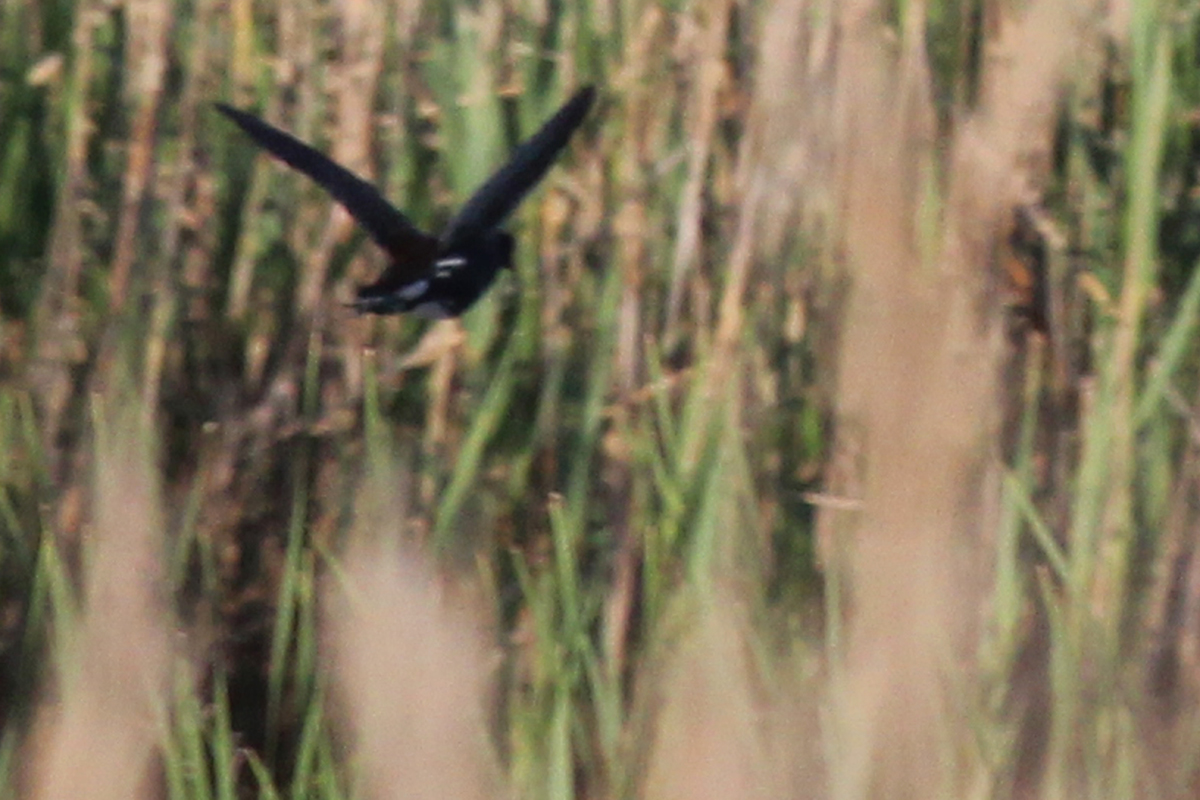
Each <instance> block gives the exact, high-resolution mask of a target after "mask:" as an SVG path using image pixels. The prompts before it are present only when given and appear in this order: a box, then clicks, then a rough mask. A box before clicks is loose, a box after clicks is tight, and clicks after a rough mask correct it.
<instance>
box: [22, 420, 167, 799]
mask: <svg viewBox="0 0 1200 800" xmlns="http://www.w3.org/2000/svg"><path fill="white" fill-rule="evenodd" d="M135 407H136V406H135ZM137 414H138V412H137V411H136V410H131V409H130V408H124V409H121V410H120V411H119V412H118V413H115V414H113V415H112V419H111V421H110V425H109V427H108V430H107V434H108V435H105V436H101V437H98V441H97V448H96V462H95V463H96V468H95V477H94V483H93V491H94V498H93V524H92V526H91V529H90V542H89V543H88V550H87V553H86V560H87V568H86V570H85V587H86V588H85V594H84V607H83V611H82V614H81V616H80V618H79V620H78V621H77V622H76V621H73V620H69V619H59V620H57V624H58V628H59V631H58V632H59V641H60V642H61V643H65V647H64V651H63V652H60V654H59V658H58V660H57V661H58V664H59V665H60V669H59V672H58V686H57V696H56V697H54V698H53V699H52V700H49V701H47V703H46V705H45V707H44V709H43V711H42V712H41V714H40V715H39V719H38V726H37V733H36V735H35V738H34V744H33V746H32V750H33V756H34V757H33V758H32V759H31V761H30V763H31V765H32V766H31V769H30V772H29V775H28V776H27V777H28V781H29V784H30V787H31V792H30V794H29V796H31V797H36V798H39V799H40V800H57V799H58V798H61V799H62V800H67V798H72V799H73V798H80V797H90V798H97V800H105V799H106V798H112V800H130V799H131V798H139V797H151V796H154V795H155V794H156V792H154V790H153V789H154V783H155V780H154V774H153V765H154V763H155V759H156V757H157V753H158V747H159V742H160V741H161V737H162V736H163V735H164V733H165V722H166V706H165V698H166V696H167V690H168V687H169V685H170V673H171V664H172V636H173V635H174V625H173V622H172V618H171V613H170V611H169V604H168V603H167V602H165V598H164V596H163V593H162V590H163V582H162V563H161V548H162V546H163V539H162V530H163V528H162V523H161V518H160V510H159V505H158V503H159V494H158V486H157V477H156V474H155V471H154V468H153V463H152V460H151V458H150V445H149V439H148V437H147V433H146V428H145V426H144V425H142V424H141V423H142V420H141V419H140V418H139V417H138V415H137Z"/></svg>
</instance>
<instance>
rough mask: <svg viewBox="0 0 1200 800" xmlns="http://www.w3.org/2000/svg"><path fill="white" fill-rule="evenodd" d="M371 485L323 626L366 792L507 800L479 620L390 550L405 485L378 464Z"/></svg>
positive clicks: (430, 567)
mask: <svg viewBox="0 0 1200 800" xmlns="http://www.w3.org/2000/svg"><path fill="white" fill-rule="evenodd" d="M388 477H391V478H393V480H390V481H389V480H387V478H388ZM372 479H373V481H374V483H373V485H372V486H371V487H369V488H368V489H367V490H366V491H365V492H364V494H363V496H362V497H361V498H360V504H359V510H360V514H359V519H358V521H357V523H356V530H355V537H356V543H355V545H354V546H353V547H352V549H351V552H350V553H349V554H348V556H347V559H346V569H345V579H346V580H345V583H344V584H342V585H340V586H339V585H332V584H331V586H330V589H331V591H330V594H331V600H332V602H331V603H330V604H329V605H330V611H329V614H328V615H327V616H326V618H325V621H324V632H325V636H326V638H327V640H328V641H329V643H330V644H331V646H332V647H331V652H332V653H333V654H334V657H333V661H332V666H333V670H334V675H335V679H336V685H337V687H338V691H339V696H340V698H341V701H342V707H343V711H344V712H345V717H346V721H347V723H348V725H349V727H350V728H351V729H352V730H353V731H354V734H355V736H354V738H355V741H356V745H357V747H358V749H359V752H360V753H361V756H362V765H363V771H364V775H365V779H366V785H367V787H368V794H369V796H371V797H377V798H396V799H397V800H401V799H404V800H440V799H441V798H447V797H454V798H460V799H461V800H484V798H497V797H503V796H505V791H504V788H503V787H504V784H503V781H502V780H501V777H500V775H501V772H500V769H499V765H498V760H497V757H496V753H495V751H494V749H493V747H492V745H491V742H490V740H489V730H488V724H487V722H488V714H489V709H490V707H491V700H492V694H491V691H490V686H491V682H492V677H493V675H492V667H493V666H494V662H495V659H494V658H493V657H492V654H491V653H490V651H489V648H488V646H487V641H486V639H485V638H484V631H483V627H482V625H480V623H479V620H480V619H481V617H480V615H479V614H478V613H477V611H476V609H473V608H471V607H469V605H467V604H466V603H464V602H460V601H459V599H457V598H456V597H455V596H453V594H452V593H449V592H448V591H447V590H446V584H445V583H444V582H443V580H442V578H441V576H440V575H439V572H438V570H437V568H436V567H435V565H434V564H433V562H432V561H431V560H429V559H428V558H427V556H426V555H424V554H422V553H420V552H419V551H418V550H417V549H416V548H415V546H412V545H408V544H405V545H399V544H398V542H400V541H401V539H402V537H403V531H402V530H401V529H400V528H401V526H402V520H403V519H404V517H403V511H402V509H403V504H402V503H401V502H398V501H396V500H395V496H396V489H397V487H400V486H401V485H402V484H401V479H400V478H399V477H398V476H397V475H396V473H395V472H394V471H393V470H391V469H388V468H387V467H386V465H376V470H375V474H374V475H373V478H372Z"/></svg>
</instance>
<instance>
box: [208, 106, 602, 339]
mask: <svg viewBox="0 0 1200 800" xmlns="http://www.w3.org/2000/svg"><path fill="white" fill-rule="evenodd" d="M594 99H595V91H594V90H593V89H592V88H591V87H586V88H584V89H581V90H580V91H579V92H577V93H576V94H575V95H574V96H573V97H572V98H571V99H570V100H568V101H567V103H566V104H565V105H563V107H562V108H560V109H559V110H558V112H557V113H556V114H555V115H554V116H553V117H551V118H550V119H549V120H548V121H547V122H546V124H544V125H543V126H542V127H541V129H540V130H538V132H537V133H535V134H534V135H533V136H532V137H530V138H529V139H527V140H526V141H525V142H523V143H522V144H521V145H519V146H518V147H517V149H516V150H515V151H514V152H513V155H512V157H511V158H510V159H509V161H508V163H507V164H506V165H505V166H504V167H503V168H501V169H500V170H499V171H498V172H497V173H496V174H495V175H493V176H492V177H491V178H489V179H488V180H487V181H486V182H485V183H484V184H483V186H481V187H480V188H479V189H478V190H477V191H476V192H475V194H474V195H473V196H472V197H471V199H470V200H468V201H467V202H466V204H465V205H464V206H463V208H462V210H461V211H459V212H458V214H456V215H455V216H454V217H453V218H452V219H451V220H450V223H449V224H448V225H447V226H446V229H445V230H444V231H443V232H442V234H441V235H440V236H437V237H434V236H430V235H429V234H426V233H424V232H422V231H420V230H419V229H417V228H416V226H414V225H413V224H412V223H411V222H410V221H409V220H408V218H407V217H405V216H404V215H403V214H402V213H400V211H399V210H397V209H396V208H395V207H394V206H392V205H391V203H389V202H388V201H387V200H386V199H384V197H383V196H382V195H381V194H380V193H379V191H378V190H377V189H375V187H374V186H372V185H371V184H369V183H367V182H366V181H364V180H362V179H361V178H359V177H358V176H356V175H354V174H353V173H352V172H350V171H349V170H347V169H345V168H344V167H342V166H340V165H338V164H336V163H335V162H334V161H332V160H331V159H329V158H328V157H326V156H325V155H323V154H322V153H320V152H319V151H317V150H315V149H313V148H312V147H309V146H308V145H306V144H304V143H303V142H301V141H300V140H299V139H296V138H295V137H293V136H291V135H290V134H287V133H284V132H283V131H281V130H279V129H278V128H275V127H273V126H271V125H268V124H267V123H265V122H263V121H262V120H260V119H258V118H257V117H254V116H253V115H251V114H247V113H246V112H244V111H238V110H237V109H234V108H231V107H229V106H226V105H222V104H218V105H217V109H218V110H219V111H221V113H223V114H225V115H226V116H227V117H229V118H230V119H232V120H233V121H234V122H235V123H237V124H238V126H239V127H240V128H241V129H242V130H243V131H245V132H246V133H247V134H249V136H250V137H251V138H252V139H254V141H255V142H257V143H258V144H259V145H260V146H261V147H263V148H264V149H266V150H267V151H268V152H270V153H271V154H272V155H274V156H275V157H277V158H279V159H280V160H281V161H283V162H284V163H286V164H287V165H288V166H291V167H293V168H294V169H297V170H299V171H300V172H303V173H304V174H305V175H308V176H309V177H310V178H312V179H313V180H314V181H316V182H317V183H318V184H320V185H321V186H322V187H323V188H324V189H325V190H326V191H328V192H329V193H330V194H331V195H332V196H333V198H334V199H335V200H337V201H338V202H339V203H341V204H342V205H343V206H345V208H346V210H347V211H349V212H350V214H351V216H353V217H354V218H355V220H357V221H358V223H359V224H360V225H362V226H363V228H365V229H366V231H367V233H368V234H370V236H371V238H372V239H374V240H375V241H376V242H377V243H378V244H379V245H380V246H381V247H382V248H383V249H384V250H385V251H386V252H387V254H388V256H389V257H390V259H391V263H390V264H389V265H388V267H387V269H386V270H384V272H383V275H381V276H380V278H379V280H377V281H376V282H375V283H373V284H371V285H369V286H364V287H362V288H361V289H359V291H358V297H357V298H356V300H355V301H354V303H353V304H352V305H353V307H354V308H355V309H357V310H358V311H360V312H363V313H371V314H399V313H404V312H413V313H415V314H418V315H420V316H424V317H431V318H441V317H456V316H458V315H459V314H462V313H463V312H464V311H466V310H467V309H468V308H470V307H471V306H472V305H473V304H474V303H475V301H476V300H478V299H479V298H480V297H481V296H482V295H483V293H484V292H485V291H486V290H487V288H488V287H489V286H490V285H491V284H492V282H493V281H494V280H495V278H496V276H497V275H498V274H499V273H500V271H501V270H502V269H505V268H511V267H512V254H513V238H512V236H511V235H510V234H509V233H507V232H506V231H503V230H500V228H499V226H500V224H501V223H503V222H504V220H505V218H507V217H508V215H509V214H511V213H512V212H513V210H514V209H516V207H517V205H518V204H519V203H520V202H521V199H522V198H523V197H524V196H525V195H526V194H527V193H528V192H529V191H530V190H531V189H532V188H533V187H534V186H536V185H537V183H538V181H540V180H541V179H542V177H543V176H544V175H545V174H546V172H547V171H548V170H549V169H550V166H551V165H552V164H553V163H554V159H555V158H556V157H557V156H558V154H559V152H560V151H561V150H562V149H563V148H564V147H566V144H567V141H568V140H569V139H570V138H571V134H572V133H574V132H575V130H576V128H578V127H579V125H580V124H581V123H582V122H583V120H584V118H585V117H586V116H587V113H588V110H589V109H590V108H591V106H592V102H593V101H594Z"/></svg>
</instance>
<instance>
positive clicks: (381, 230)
mask: <svg viewBox="0 0 1200 800" xmlns="http://www.w3.org/2000/svg"><path fill="white" fill-rule="evenodd" d="M216 105H217V110H218V111H220V112H221V113H222V114H224V115H225V116H227V117H229V118H230V119H231V120H233V121H234V122H236V123H237V124H238V126H239V127H240V128H241V129H242V130H243V131H245V132H246V133H247V134H249V135H250V138H251V139H253V140H254V141H255V142H257V143H258V144H259V145H260V146H261V147H262V148H263V149H265V150H267V151H269V152H270V153H271V154H272V155H274V156H275V157H276V158H278V159H279V160H281V161H283V162H284V163H285V164H287V165H288V166H290V167H292V168H294V169H297V170H299V171H300V172H303V173H304V174H305V175H307V176H308V177H310V178H312V179H313V180H314V181H316V182H317V183H318V184H320V185H321V186H322V187H323V188H324V189H325V191H327V192H329V193H330V194H331V195H333V198H334V199H335V200H337V201H338V202H339V203H341V204H342V205H343V206H345V208H346V210H347V211H349V212H350V214H351V216H353V217H354V219H355V220H357V221H358V223H359V224H360V225H362V226H363V228H365V229H366V231H367V233H369V234H370V235H371V238H372V239H374V240H375V241H376V242H378V243H379V245H380V246H381V247H383V248H384V249H385V250H387V251H388V253H390V254H391V256H392V258H393V259H395V260H396V261H397V262H398V263H402V264H403V263H410V264H412V263H413V262H411V261H409V259H411V258H413V256H414V255H415V254H422V255H424V259H425V260H424V262H423V263H421V264H420V266H419V268H421V269H423V268H425V267H427V266H428V265H429V262H430V260H431V259H432V257H433V253H434V252H436V249H437V240H436V239H434V238H433V237H431V236H428V235H426V234H424V233H422V232H421V231H420V230H418V229H417V228H416V227H415V226H414V225H413V224H412V223H411V222H409V220H408V217H406V216H404V215H403V214H401V213H400V211H399V210H397V209H396V208H395V206H393V205H392V204H391V203H389V202H388V201H387V200H386V199H384V197H383V195H381V194H380V193H379V192H378V191H377V190H376V189H375V187H374V186H372V185H371V184H369V183H367V182H366V181H364V180H363V179H362V178H360V177H358V176H357V175H355V174H354V173H353V172H351V171H350V170H348V169H346V168H345V167H342V166H340V165H338V164H336V163H334V162H333V161H332V160H330V159H329V158H328V157H326V156H325V155H324V154H322V153H321V152H319V151H317V150H315V149H313V148H311V147H309V146H308V145H306V144H305V143H304V142H302V141H300V140H299V139H297V138H295V137H294V136H292V135H290V134H288V133H284V132H283V131H281V130H279V129H278V128H276V127H274V126H272V125H268V124H267V123H266V122H263V121H262V120H260V119H258V118H257V117H255V116H252V115H250V114H247V113H246V112H244V111H238V110H237V109H236V108H231V107H230V106H227V105H225V104H224V103H217V104H216ZM425 254H428V255H425ZM414 266H416V265H415V264H414Z"/></svg>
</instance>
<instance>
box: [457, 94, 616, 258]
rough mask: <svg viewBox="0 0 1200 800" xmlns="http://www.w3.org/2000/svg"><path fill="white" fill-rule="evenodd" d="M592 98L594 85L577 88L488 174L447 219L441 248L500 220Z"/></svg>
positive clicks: (551, 156) (550, 160) (533, 180)
mask: <svg viewBox="0 0 1200 800" xmlns="http://www.w3.org/2000/svg"><path fill="white" fill-rule="evenodd" d="M595 99H596V90H595V89H594V88H593V87H591V86H586V87H584V88H583V89H580V90H579V91H578V92H576V93H575V96H574V97H572V98H571V99H570V100H568V101H567V102H566V104H565V105H563V107H562V108H560V109H559V110H558V112H557V113H556V114H555V115H554V116H553V117H551V118H550V119H549V121H547V122H546V124H545V125H543V126H542V127H541V129H540V130H539V131H538V132H537V133H535V134H534V135H533V136H531V137H530V138H529V139H527V140H526V141H524V142H523V143H522V144H520V145H519V146H518V147H517V149H516V150H515V151H513V154H512V157H511V158H510V159H509V160H508V163H507V164H505V165H504V166H503V167H502V168H501V169H500V171H499V172H497V173H496V174H495V175H493V176H492V177H490V178H488V180H487V182H486V183H484V184H483V186H481V187H479V189H478V190H476V192H475V194H474V195H472V196H471V199H470V200H468V201H467V203H466V205H464V206H463V208H462V210H461V211H459V212H458V213H457V214H456V215H455V216H454V218H453V219H451V220H450V224H449V225H447V226H446V229H445V230H444V231H443V232H442V235H441V243H442V251H443V252H447V251H450V250H453V249H455V246H456V245H457V244H459V243H460V242H462V241H463V240H465V239H469V238H471V237H473V236H476V235H478V234H479V233H480V232H482V231H486V230H489V229H491V228H494V227H496V226H497V225H499V224H500V223H501V222H503V221H504V219H505V217H507V216H508V215H509V214H511V213H512V212H513V209H515V208H516V207H517V205H518V204H519V203H520V202H521V199H522V198H523V197H524V196H525V194H526V193H527V192H529V190H530V189H532V188H533V187H534V186H536V185H537V183H538V181H540V180H541V179H542V177H543V176H544V175H545V174H546V171H547V170H549V169H550V166H551V165H552V164H553V163H554V159H555V157H556V156H557V155H558V153H559V151H561V150H562V149H563V148H564V147H566V145H567V141H568V140H569V139H570V138H571V134H572V133H574V132H575V129H576V128H578V127H579V125H580V124H581V123H582V122H583V120H584V118H585V117H586V116H587V113H588V111H589V110H590V109H591V107H592V103H593V102H594V101H595Z"/></svg>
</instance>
